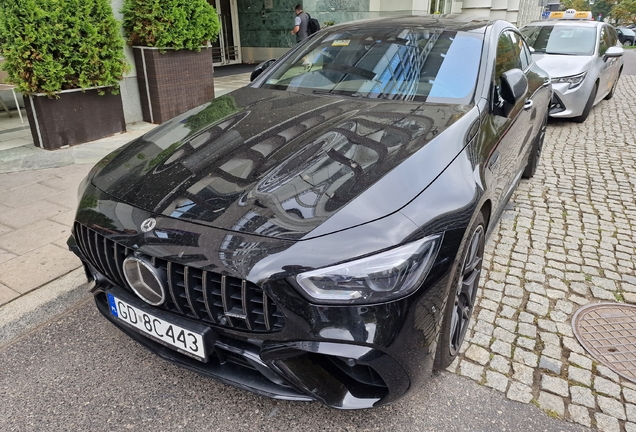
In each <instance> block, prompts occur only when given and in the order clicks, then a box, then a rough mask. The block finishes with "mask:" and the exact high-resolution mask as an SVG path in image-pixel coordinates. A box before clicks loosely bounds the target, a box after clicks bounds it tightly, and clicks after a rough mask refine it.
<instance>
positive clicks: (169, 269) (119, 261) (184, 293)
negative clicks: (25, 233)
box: [73, 223, 285, 332]
mask: <svg viewBox="0 0 636 432" xmlns="http://www.w3.org/2000/svg"><path fill="white" fill-rule="evenodd" d="M73 235H74V237H75V240H76V242H77V245H78V247H79V248H80V250H81V251H82V254H83V255H84V257H85V258H86V260H87V261H88V262H89V263H90V264H91V265H92V266H93V267H94V268H95V269H96V270H97V271H99V272H100V273H102V274H103V275H104V276H106V277H107V278H108V279H109V280H110V281H112V282H113V283H115V284H116V285H118V286H120V287H122V288H125V289H127V290H129V291H130V292H132V290H131V288H130V287H129V286H128V283H127V282H126V279H125V278H124V273H123V268H122V265H123V262H124V259H126V257H127V256H129V255H131V254H132V249H129V248H126V247H125V246H122V245H121V244H119V243H116V242H114V241H112V240H109V239H107V238H106V237H104V236H102V235H101V234H99V233H97V232H96V231H94V230H92V229H90V228H88V227H86V226H84V225H82V224H79V223H75V226H74V227H73ZM150 259H151V262H152V265H153V266H155V267H157V268H159V269H163V270H165V272H166V275H167V277H166V279H167V280H166V281H164V283H165V284H164V285H165V286H166V287H167V288H168V293H169V296H168V299H167V300H166V302H165V303H164V304H163V305H161V306H159V307H160V308H162V309H165V310H168V311H170V312H173V313H176V314H179V315H183V316H186V317H188V318H190V319H193V320H195V321H200V322H204V323H208V324H215V325H218V326H222V327H226V328H234V329H238V330H244V331H253V332H271V331H277V330H280V329H282V328H283V327H284V326H285V317H284V315H283V314H282V313H281V312H280V311H279V310H278V308H277V307H276V304H275V303H274V302H273V301H272V299H270V298H269V297H268V296H267V294H265V292H264V291H263V290H262V289H261V288H260V287H258V286H257V285H255V284H253V283H251V282H248V281H246V280H244V279H239V278H235V277H231V276H226V275H221V274H218V273H213V272H209V271H205V270H201V269H198V268H195V267H191V266H185V265H182V264H178V263H175V262H171V261H167V260H164V259H161V258H156V257H151V258H150Z"/></svg>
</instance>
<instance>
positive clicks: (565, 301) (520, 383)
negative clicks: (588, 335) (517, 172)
mask: <svg viewBox="0 0 636 432" xmlns="http://www.w3.org/2000/svg"><path fill="white" fill-rule="evenodd" d="M634 101H636V76H623V77H621V80H620V82H619V85H618V89H617V92H616V95H615V97H614V98H613V99H612V100H609V101H602V102H601V103H600V104H599V105H597V106H596V107H595V108H594V109H593V110H592V114H591V115H590V117H589V118H588V119H587V121H586V122H585V123H583V124H577V123H572V122H567V121H551V122H550V124H549V126H548V132H547V136H546V140H545V144H544V148H543V154H542V160H541V164H540V166H539V169H538V171H537V174H536V175H535V177H534V178H533V179H532V180H530V181H527V180H524V181H522V182H521V185H520V186H519V188H518V190H517V191H516V193H515V194H514V196H513V197H512V199H511V202H510V203H509V205H508V210H507V211H506V212H505V214H504V215H503V218H502V220H501V221H500V223H499V226H498V227H497V229H496V230H495V232H494V233H493V235H492V237H491V238H490V240H489V242H488V243H487V245H486V256H485V260H484V272H483V275H482V277H483V279H482V284H481V286H482V287H483V289H482V290H480V292H479V303H478V307H477V308H476V310H475V313H474V315H473V317H474V319H473V322H472V328H471V332H470V334H469V335H467V338H466V341H465V343H464V346H463V347H462V350H463V355H462V356H461V357H460V358H459V359H458V360H456V361H455V363H454V364H452V365H451V367H450V370H452V371H454V372H457V373H458V374H460V375H463V376H466V377H469V378H471V379H474V380H475V381H477V382H480V383H482V384H484V385H486V386H488V387H492V388H494V389H496V390H499V391H501V392H504V393H506V395H507V397H508V398H510V399H512V400H516V401H520V402H523V403H533V404H536V405H538V406H539V407H540V408H542V409H543V410H544V411H546V412H547V413H548V414H550V415H553V416H556V417H560V418H565V419H569V420H572V421H575V422H577V423H580V424H583V425H586V426H596V427H597V428H598V429H600V430H602V431H627V432H636V384H634V383H632V382H630V381H628V380H625V379H623V378H621V377H619V376H618V375H617V374H615V373H614V372H612V371H611V370H610V369H608V368H607V367H605V366H603V365H600V364H598V363H597V362H596V361H594V360H593V359H592V357H591V356H589V355H588V354H587V353H586V352H585V351H584V350H583V348H582V347H581V345H579V343H578V342H577V340H576V339H575V337H574V334H573V332H572V327H571V319H572V316H573V314H574V313H575V312H576V310H577V309H578V308H580V307H581V306H583V305H586V304H588V303H597V302H625V303H631V304H636V272H635V258H634V257H635V256H636V104H635V103H634Z"/></svg>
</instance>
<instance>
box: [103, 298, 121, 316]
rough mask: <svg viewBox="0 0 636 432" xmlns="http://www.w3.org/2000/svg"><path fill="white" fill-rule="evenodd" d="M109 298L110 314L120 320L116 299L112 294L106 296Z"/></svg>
mask: <svg viewBox="0 0 636 432" xmlns="http://www.w3.org/2000/svg"><path fill="white" fill-rule="evenodd" d="M106 296H107V297H108V304H109V305H110V313H111V314H113V315H114V316H116V317H117V318H119V315H118V314H117V306H116V305H115V297H113V295H112V294H106Z"/></svg>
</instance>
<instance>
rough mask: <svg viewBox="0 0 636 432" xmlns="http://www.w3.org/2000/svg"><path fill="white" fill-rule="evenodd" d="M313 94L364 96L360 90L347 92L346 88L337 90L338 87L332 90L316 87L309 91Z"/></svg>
mask: <svg viewBox="0 0 636 432" xmlns="http://www.w3.org/2000/svg"><path fill="white" fill-rule="evenodd" d="M311 92H312V93H313V94H318V95H332V96H350V97H366V96H365V95H363V94H362V93H360V92H357V91H356V92H349V91H347V90H338V89H332V90H320V89H316V90H312V91H311Z"/></svg>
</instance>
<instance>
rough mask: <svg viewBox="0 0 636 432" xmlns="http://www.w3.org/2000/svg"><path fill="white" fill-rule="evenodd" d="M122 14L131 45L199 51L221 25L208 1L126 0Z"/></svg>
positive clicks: (216, 34)
mask: <svg viewBox="0 0 636 432" xmlns="http://www.w3.org/2000/svg"><path fill="white" fill-rule="evenodd" d="M122 14H123V15H124V20H123V25H124V31H125V32H126V35H127V36H128V43H129V44H131V45H139V46H148V47H158V48H174V49H188V50H194V51H199V50H200V49H201V46H202V45H205V44H206V43H207V41H215V40H216V38H217V36H218V34H219V30H220V28H221V25H220V24H219V16H218V15H217V13H216V11H215V10H214V8H213V7H212V6H210V5H209V4H208V3H207V2H206V0H124V7H123V9H122Z"/></svg>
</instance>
